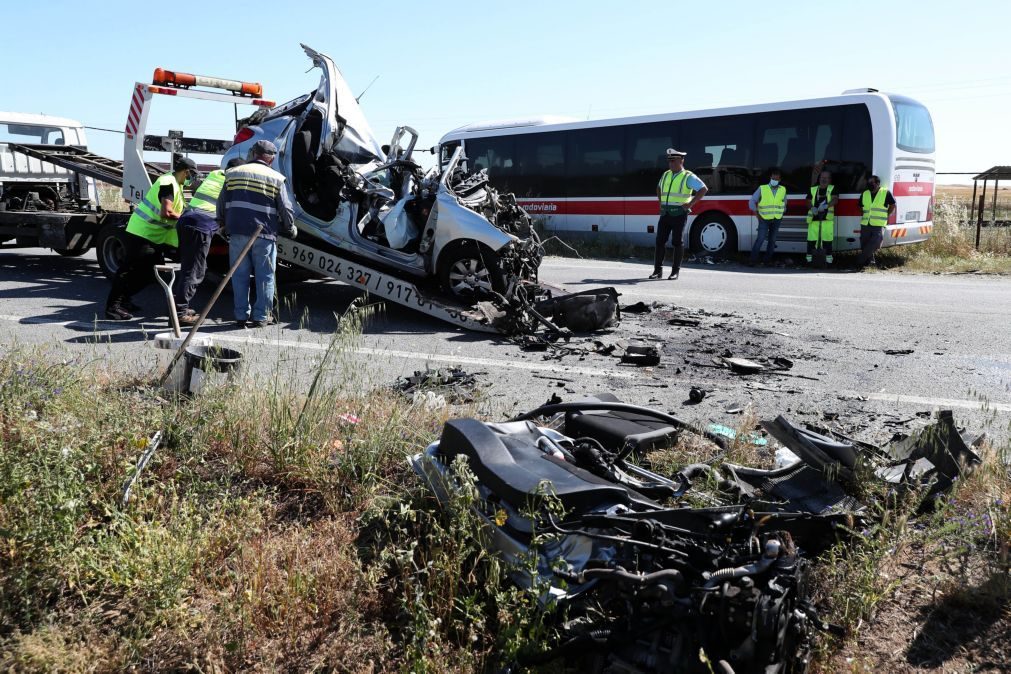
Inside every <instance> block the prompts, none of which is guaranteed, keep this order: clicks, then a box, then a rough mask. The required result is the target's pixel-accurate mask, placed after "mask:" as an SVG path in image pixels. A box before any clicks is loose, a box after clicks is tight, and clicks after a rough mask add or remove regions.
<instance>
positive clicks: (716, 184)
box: [440, 89, 935, 255]
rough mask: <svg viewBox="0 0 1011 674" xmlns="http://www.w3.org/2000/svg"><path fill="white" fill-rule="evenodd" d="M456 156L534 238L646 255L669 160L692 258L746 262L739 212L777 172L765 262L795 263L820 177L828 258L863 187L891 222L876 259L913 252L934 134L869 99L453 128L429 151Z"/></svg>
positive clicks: (849, 239)
mask: <svg viewBox="0 0 1011 674" xmlns="http://www.w3.org/2000/svg"><path fill="white" fill-rule="evenodd" d="M460 144H463V145H464V151H465V154H466V156H467V158H468V160H469V162H470V168H471V169H472V170H479V169H488V175H489V178H490V181H491V183H492V185H493V186H495V187H497V188H499V189H501V190H503V191H507V192H514V193H515V194H516V197H517V200H518V201H519V203H520V204H521V205H522V206H523V207H524V208H525V209H526V210H527V212H528V213H530V215H531V216H532V217H534V218H535V220H540V221H541V222H542V223H543V225H544V227H545V229H546V230H547V231H549V232H554V233H570V234H577V233H578V234H579V235H580V236H589V237H593V236H610V237H620V238H623V239H624V240H626V241H628V242H630V243H633V244H635V245H652V244H653V242H654V240H655V233H654V232H655V227H656V223H657V218H658V204H657V199H656V185H657V182H658V181H659V179H660V176H661V174H662V173H663V172H664V171H665V170H666V169H667V161H666V158H665V155H664V152H665V150H666V149H667V148H669V147H674V148H677V149H679V150H684V151H686V152H687V153H688V156H687V158H686V162H685V165H686V166H687V167H688V168H689V169H691V170H692V171H693V172H694V173H695V174H697V175H698V176H699V177H700V178H701V179H702V180H703V181H704V182H705V183H706V185H707V186H708V187H709V193H708V194H707V195H706V197H705V199H703V200H702V201H701V202H700V203H699V204H698V205H696V207H695V208H694V209H693V211H692V216H691V217H690V219H689V221H688V226H687V227H685V235H686V237H687V239H688V241H687V245H688V247H689V249H690V250H692V251H696V252H699V251H702V252H704V253H708V254H712V255H721V254H725V253H730V252H733V251H737V250H750V248H751V245H752V242H753V241H754V237H755V235H756V234H757V229H758V228H757V220H756V218H755V216H754V215H752V214H751V211H750V210H749V208H748V199H749V197H750V196H751V194H752V193H753V192H754V191H755V189H756V188H757V187H758V185H759V184H761V183H763V182H765V181H767V180H768V174H769V169H770V168H771V167H773V166H778V167H780V168H781V169H782V171H783V178H782V182H783V183H784V184H785V185H786V186H787V188H788V190H789V191H788V195H789V200H788V202H787V211H786V215H785V216H784V218H783V225H782V227H781V228H780V231H779V236H778V239H777V245H776V250H777V251H779V252H794V253H796V252H803V251H805V250H806V240H807V225H806V216H807V206H806V203H805V200H806V198H807V196H808V194H809V191H810V186H811V185H813V184H815V183H816V182H817V178H818V173H819V172H820V171H821V170H822V169H827V170H829V171H831V172H832V174H833V183H834V184H835V186H836V188H837V190H838V194H839V196H840V202H839V206H838V208H837V209H836V219H837V223H836V240H835V250H837V251H839V250H854V249H857V248H859V245H860V210H861V209H860V194H861V192H863V190H864V189H865V185H866V182H867V178H868V177H869V176H870V175H872V174H876V175H878V176H879V177H880V178H881V182H882V184H883V185H884V186H885V187H887V188H888V189H890V190H891V191H892V194H893V195H894V196H895V200H896V209H895V212H894V214H893V215H892V218H891V219H890V220H889V224H888V231H887V232H886V234H885V243H884V245H886V246H888V245H896V244H902V243H914V242H917V241H923V240H925V239H926V238H927V237H928V236H929V235H930V231H931V228H932V226H933V204H934V198H933V197H934V171H935V169H934V128H933V123H932V122H931V119H930V113H929V112H928V111H927V109H926V108H925V107H924V106H923V105H921V104H920V103H917V102H916V101H914V100H912V99H909V98H906V97H903V96H895V95H892V94H885V93H879V92H878V91H876V90H874V89H858V90H850V91H846V92H843V94H842V95H840V96H832V97H829V98H816V99H810V100H803V101H786V102H782V103H768V104H763V105H748V106H739V107H733V108H720V109H715V110H699V111H694V112H680V113H669V114H661V115H648V116H641V117H625V118H621V119H603V120H596V121H585V122H576V121H566V122H558V121H555V120H547V119H540V120H519V121H514V122H498V123H486V124H474V125H470V126H464V127H461V128H459V129H456V130H454V131H451V132H450V133H448V134H446V135H445V136H444V137H443V138H442V140H441V141H440V146H441V147H440V156H441V157H443V158H445V157H449V156H452V153H453V150H455V149H456V147H457V146H458V145H460Z"/></svg>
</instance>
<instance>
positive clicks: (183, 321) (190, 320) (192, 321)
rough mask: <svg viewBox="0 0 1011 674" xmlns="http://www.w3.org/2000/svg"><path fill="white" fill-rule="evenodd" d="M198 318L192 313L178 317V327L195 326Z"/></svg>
mask: <svg viewBox="0 0 1011 674" xmlns="http://www.w3.org/2000/svg"><path fill="white" fill-rule="evenodd" d="M199 319H200V316H198V315H197V314H195V313H193V312H192V311H191V312H189V313H186V314H183V315H182V316H180V317H179V325H196V324H197V321H198V320H199Z"/></svg>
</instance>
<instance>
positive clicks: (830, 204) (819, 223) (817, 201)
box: [805, 171, 839, 264]
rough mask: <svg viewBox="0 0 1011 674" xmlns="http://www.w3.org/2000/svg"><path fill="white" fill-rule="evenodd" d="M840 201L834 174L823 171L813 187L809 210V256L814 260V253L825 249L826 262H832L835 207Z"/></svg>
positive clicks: (808, 258)
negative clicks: (834, 182) (833, 182)
mask: <svg viewBox="0 0 1011 674" xmlns="http://www.w3.org/2000/svg"><path fill="white" fill-rule="evenodd" d="M838 203H839V195H838V194H836V190H835V185H833V184H832V174H831V173H830V172H828V171H822V172H821V174H820V175H819V176H818V184H817V185H814V186H813V187H812V188H811V194H810V196H809V197H808V210H807V257H806V258H805V259H806V260H807V261H808V263H810V262H811V261H813V260H814V253H815V251H816V250H818V249H821V250H824V251H825V263H826V264H832V242H833V241H834V240H835V207H836V205H837V204H838Z"/></svg>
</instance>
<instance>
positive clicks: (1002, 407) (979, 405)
mask: <svg viewBox="0 0 1011 674" xmlns="http://www.w3.org/2000/svg"><path fill="white" fill-rule="evenodd" d="M849 395H862V396H864V397H865V398H867V399H868V400H879V401H882V402H899V403H908V404H910V405H929V406H931V407H940V408H942V409H947V408H949V407H958V408H961V409H966V410H982V409H983V408H984V407H985V408H986V409H989V410H996V411H997V412H1011V405H1008V404H1005V403H995V402H992V401H988V402H983V401H982V400H959V399H957V398H925V397H923V396H907V395H902V394H901V393H850V394H849Z"/></svg>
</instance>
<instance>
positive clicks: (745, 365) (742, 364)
mask: <svg viewBox="0 0 1011 674" xmlns="http://www.w3.org/2000/svg"><path fill="white" fill-rule="evenodd" d="M723 362H725V363H726V364H727V365H728V366H729V367H730V369H731V370H732V371H734V372H736V373H737V374H755V373H756V372H761V371H762V370H764V369H765V366H764V365H762V364H761V363H756V362H755V361H753V360H748V359H747V358H724V359H723Z"/></svg>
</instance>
